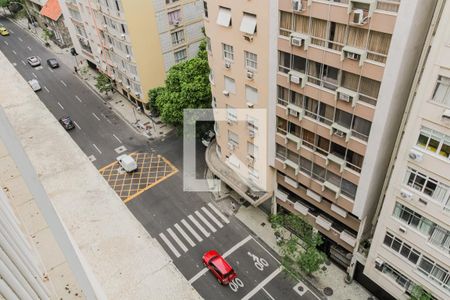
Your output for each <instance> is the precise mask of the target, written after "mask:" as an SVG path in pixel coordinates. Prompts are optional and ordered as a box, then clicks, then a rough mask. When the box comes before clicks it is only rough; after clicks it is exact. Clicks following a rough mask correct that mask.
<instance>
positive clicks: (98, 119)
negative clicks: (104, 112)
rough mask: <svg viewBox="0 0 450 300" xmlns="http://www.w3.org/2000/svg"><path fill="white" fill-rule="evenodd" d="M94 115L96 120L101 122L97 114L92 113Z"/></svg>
mask: <svg viewBox="0 0 450 300" xmlns="http://www.w3.org/2000/svg"><path fill="white" fill-rule="evenodd" d="M92 115H93V116H94V118H96V119H97V120H98V121H100V118H99V117H97V115H96V114H95V113H92Z"/></svg>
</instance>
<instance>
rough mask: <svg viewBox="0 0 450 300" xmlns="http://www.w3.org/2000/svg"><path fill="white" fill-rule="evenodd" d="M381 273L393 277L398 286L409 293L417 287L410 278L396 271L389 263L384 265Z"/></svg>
mask: <svg viewBox="0 0 450 300" xmlns="http://www.w3.org/2000/svg"><path fill="white" fill-rule="evenodd" d="M381 272H382V273H383V274H385V275H387V276H389V277H391V278H392V279H393V280H394V281H395V282H396V283H397V284H398V285H400V286H401V287H403V288H405V290H407V291H411V290H412V289H413V287H414V285H415V284H414V283H413V282H412V281H411V280H409V279H408V277H406V276H405V275H403V274H402V273H400V272H399V271H397V270H396V269H394V268H393V267H392V266H390V265H389V264H388V263H384V264H383V268H382V269H381Z"/></svg>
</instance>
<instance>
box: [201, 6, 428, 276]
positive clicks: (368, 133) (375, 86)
mask: <svg viewBox="0 0 450 300" xmlns="http://www.w3.org/2000/svg"><path fill="white" fill-rule="evenodd" d="M273 2H274V1H267V2H263V3H261V2H260V1H259V2H257V3H256V2H255V1H247V2H245V3H239V5H237V4H236V5H234V4H232V3H229V2H227V1H220V0H214V1H213V0H209V1H205V8H207V10H205V12H206V18H205V29H206V35H207V37H208V39H209V41H210V56H209V61H210V66H211V69H212V74H213V76H212V94H213V107H216V108H222V109H225V110H226V119H227V120H226V121H220V122H216V132H217V134H218V138H217V144H214V145H212V146H210V148H209V149H208V150H207V151H208V154H207V157H213V158H215V159H211V161H210V162H209V163H208V165H209V167H210V169H211V170H212V171H213V173H214V174H215V175H216V176H217V177H219V178H220V179H222V180H223V181H224V182H225V183H226V184H227V185H229V186H230V187H232V188H233V189H234V190H235V191H238V194H239V195H240V196H242V198H244V199H245V200H247V201H248V202H250V203H251V204H253V205H255V206H257V205H260V204H261V203H263V202H265V201H266V200H267V199H269V198H271V199H272V205H271V208H272V212H290V213H295V214H298V215H300V216H303V217H304V218H305V219H306V220H308V221H309V222H310V223H311V224H312V225H313V226H314V227H315V228H316V229H317V230H318V232H320V234H321V235H322V237H323V239H324V241H325V243H324V244H323V246H322V250H323V251H325V252H326V253H327V254H328V255H329V256H330V257H331V258H332V259H333V260H334V261H335V262H337V263H338V264H340V265H341V266H342V267H343V268H344V269H346V270H347V271H348V273H349V274H350V275H353V273H354V270H355V268H356V266H357V261H358V257H359V255H358V251H357V249H358V247H359V244H360V242H361V240H364V239H366V238H367V237H368V236H369V235H370V228H371V226H370V225H371V220H372V217H373V214H374V212H375V210H376V205H377V202H378V199H379V196H380V193H381V190H382V186H383V181H384V178H385V173H386V171H387V167H388V164H389V158H390V156H391V153H392V150H393V148H394V143H395V138H396V136H397V132H398V129H399V126H400V121H401V118H398V116H399V115H402V113H403V110H404V108H405V105H406V102H407V99H408V95H409V89H410V86H411V82H412V80H413V77H414V72H415V68H416V66H417V65H418V61H419V57H420V54H421V50H422V45H423V42H424V40H425V36H426V33H427V30H428V27H429V25H430V22H431V18H432V14H433V10H434V5H435V3H436V1H427V2H426V3H423V1H408V3H407V5H402V4H403V2H402V3H400V1H383V0H378V1H376V0H341V1H325V0H303V1H300V0H299V1H295V0H294V1H290V0H279V1H277V2H275V3H273ZM274 12H277V13H274ZM217 37H219V38H217ZM392 49H394V50H395V51H394V50H392ZM256 58H257V67H256V68H254V63H253V61H255V60H256ZM255 91H257V92H255ZM255 94H256V95H257V101H256V102H255V101H254V95H255ZM252 101H253V102H252ZM249 102H250V103H249ZM249 104H250V105H249ZM239 108H241V109H243V108H245V109H246V111H249V110H251V109H255V108H261V109H265V110H266V115H265V117H264V120H262V121H263V122H267V130H266V132H264V134H265V135H266V136H267V138H266V139H261V140H260V143H258V144H255V145H251V141H252V139H253V136H252V135H254V133H252V131H254V129H253V127H254V126H251V122H248V121H247V122H245V121H244V122H235V119H237V117H236V115H237V114H238V113H239V112H238V111H237V110H238V109H239ZM244 114H245V113H244ZM247 114H248V113H247ZM238 119H240V120H242V119H243V117H242V116H241V117H238ZM244 119H245V117H244ZM255 148H256V149H258V151H257V153H258V155H261V154H260V153H263V155H266V158H267V162H268V163H267V165H263V164H260V163H257V164H255V165H256V166H257V167H254V165H252V164H253V163H254V162H255V161H256V162H258V158H256V159H255V157H254V156H253V157H249V156H252V155H250V154H251V153H254V152H255V151H254V149H255ZM262 149H265V150H262ZM260 159H261V158H260ZM207 162H208V161H207ZM218 166H219V167H218ZM242 166H244V167H242ZM266 167H267V170H266V169H265V168H266ZM258 168H259V169H258ZM264 171H265V172H266V174H267V179H268V180H267V186H266V194H256V195H253V196H255V197H252V199H250V200H248V199H247V198H245V197H244V195H243V194H244V193H242V191H247V194H248V191H251V190H253V184H254V182H255V180H254V177H255V176H254V175H255V173H256V174H257V175H258V174H260V173H262V172H264ZM237 177H239V178H241V179H242V180H240V181H239V182H236V181H237V180H233V179H235V178H237ZM271 191H274V194H275V197H270V195H271ZM239 192H240V193H239ZM266 203H267V202H266ZM361 261H363V259H361Z"/></svg>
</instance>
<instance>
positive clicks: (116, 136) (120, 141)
mask: <svg viewBox="0 0 450 300" xmlns="http://www.w3.org/2000/svg"><path fill="white" fill-rule="evenodd" d="M113 137H115V138H116V140H117V141H118V142H119V143H121V144H122V141H121V140H120V139H119V138H118V137H117V136H116V135H115V134H114V133H113Z"/></svg>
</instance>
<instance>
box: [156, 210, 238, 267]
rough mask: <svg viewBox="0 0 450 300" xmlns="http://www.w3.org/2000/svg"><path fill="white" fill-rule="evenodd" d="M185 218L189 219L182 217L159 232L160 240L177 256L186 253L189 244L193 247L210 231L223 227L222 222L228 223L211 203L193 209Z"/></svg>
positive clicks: (209, 234) (208, 234)
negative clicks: (171, 225)
mask: <svg viewBox="0 0 450 300" xmlns="http://www.w3.org/2000/svg"><path fill="white" fill-rule="evenodd" d="M187 219H188V220H189V221H187V220H185V219H182V220H180V222H178V223H175V224H174V225H173V227H169V228H167V229H166V230H165V231H164V232H161V233H160V234H159V238H160V242H161V241H162V242H163V244H164V245H165V246H167V248H168V249H169V250H170V251H171V252H172V254H173V255H175V257H177V258H178V257H180V256H181V253H186V252H187V251H188V250H189V249H188V247H189V246H190V247H195V246H196V243H201V242H202V241H203V238H208V237H210V236H211V234H212V233H215V232H217V230H219V229H221V228H223V227H224V224H228V223H230V221H229V220H228V219H227V217H225V215H224V214H223V213H222V212H221V211H220V210H219V209H218V208H217V207H215V206H214V205H213V204H212V203H208V206H204V207H202V208H201V209H199V210H196V211H194V213H193V214H191V215H188V216H187Z"/></svg>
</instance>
